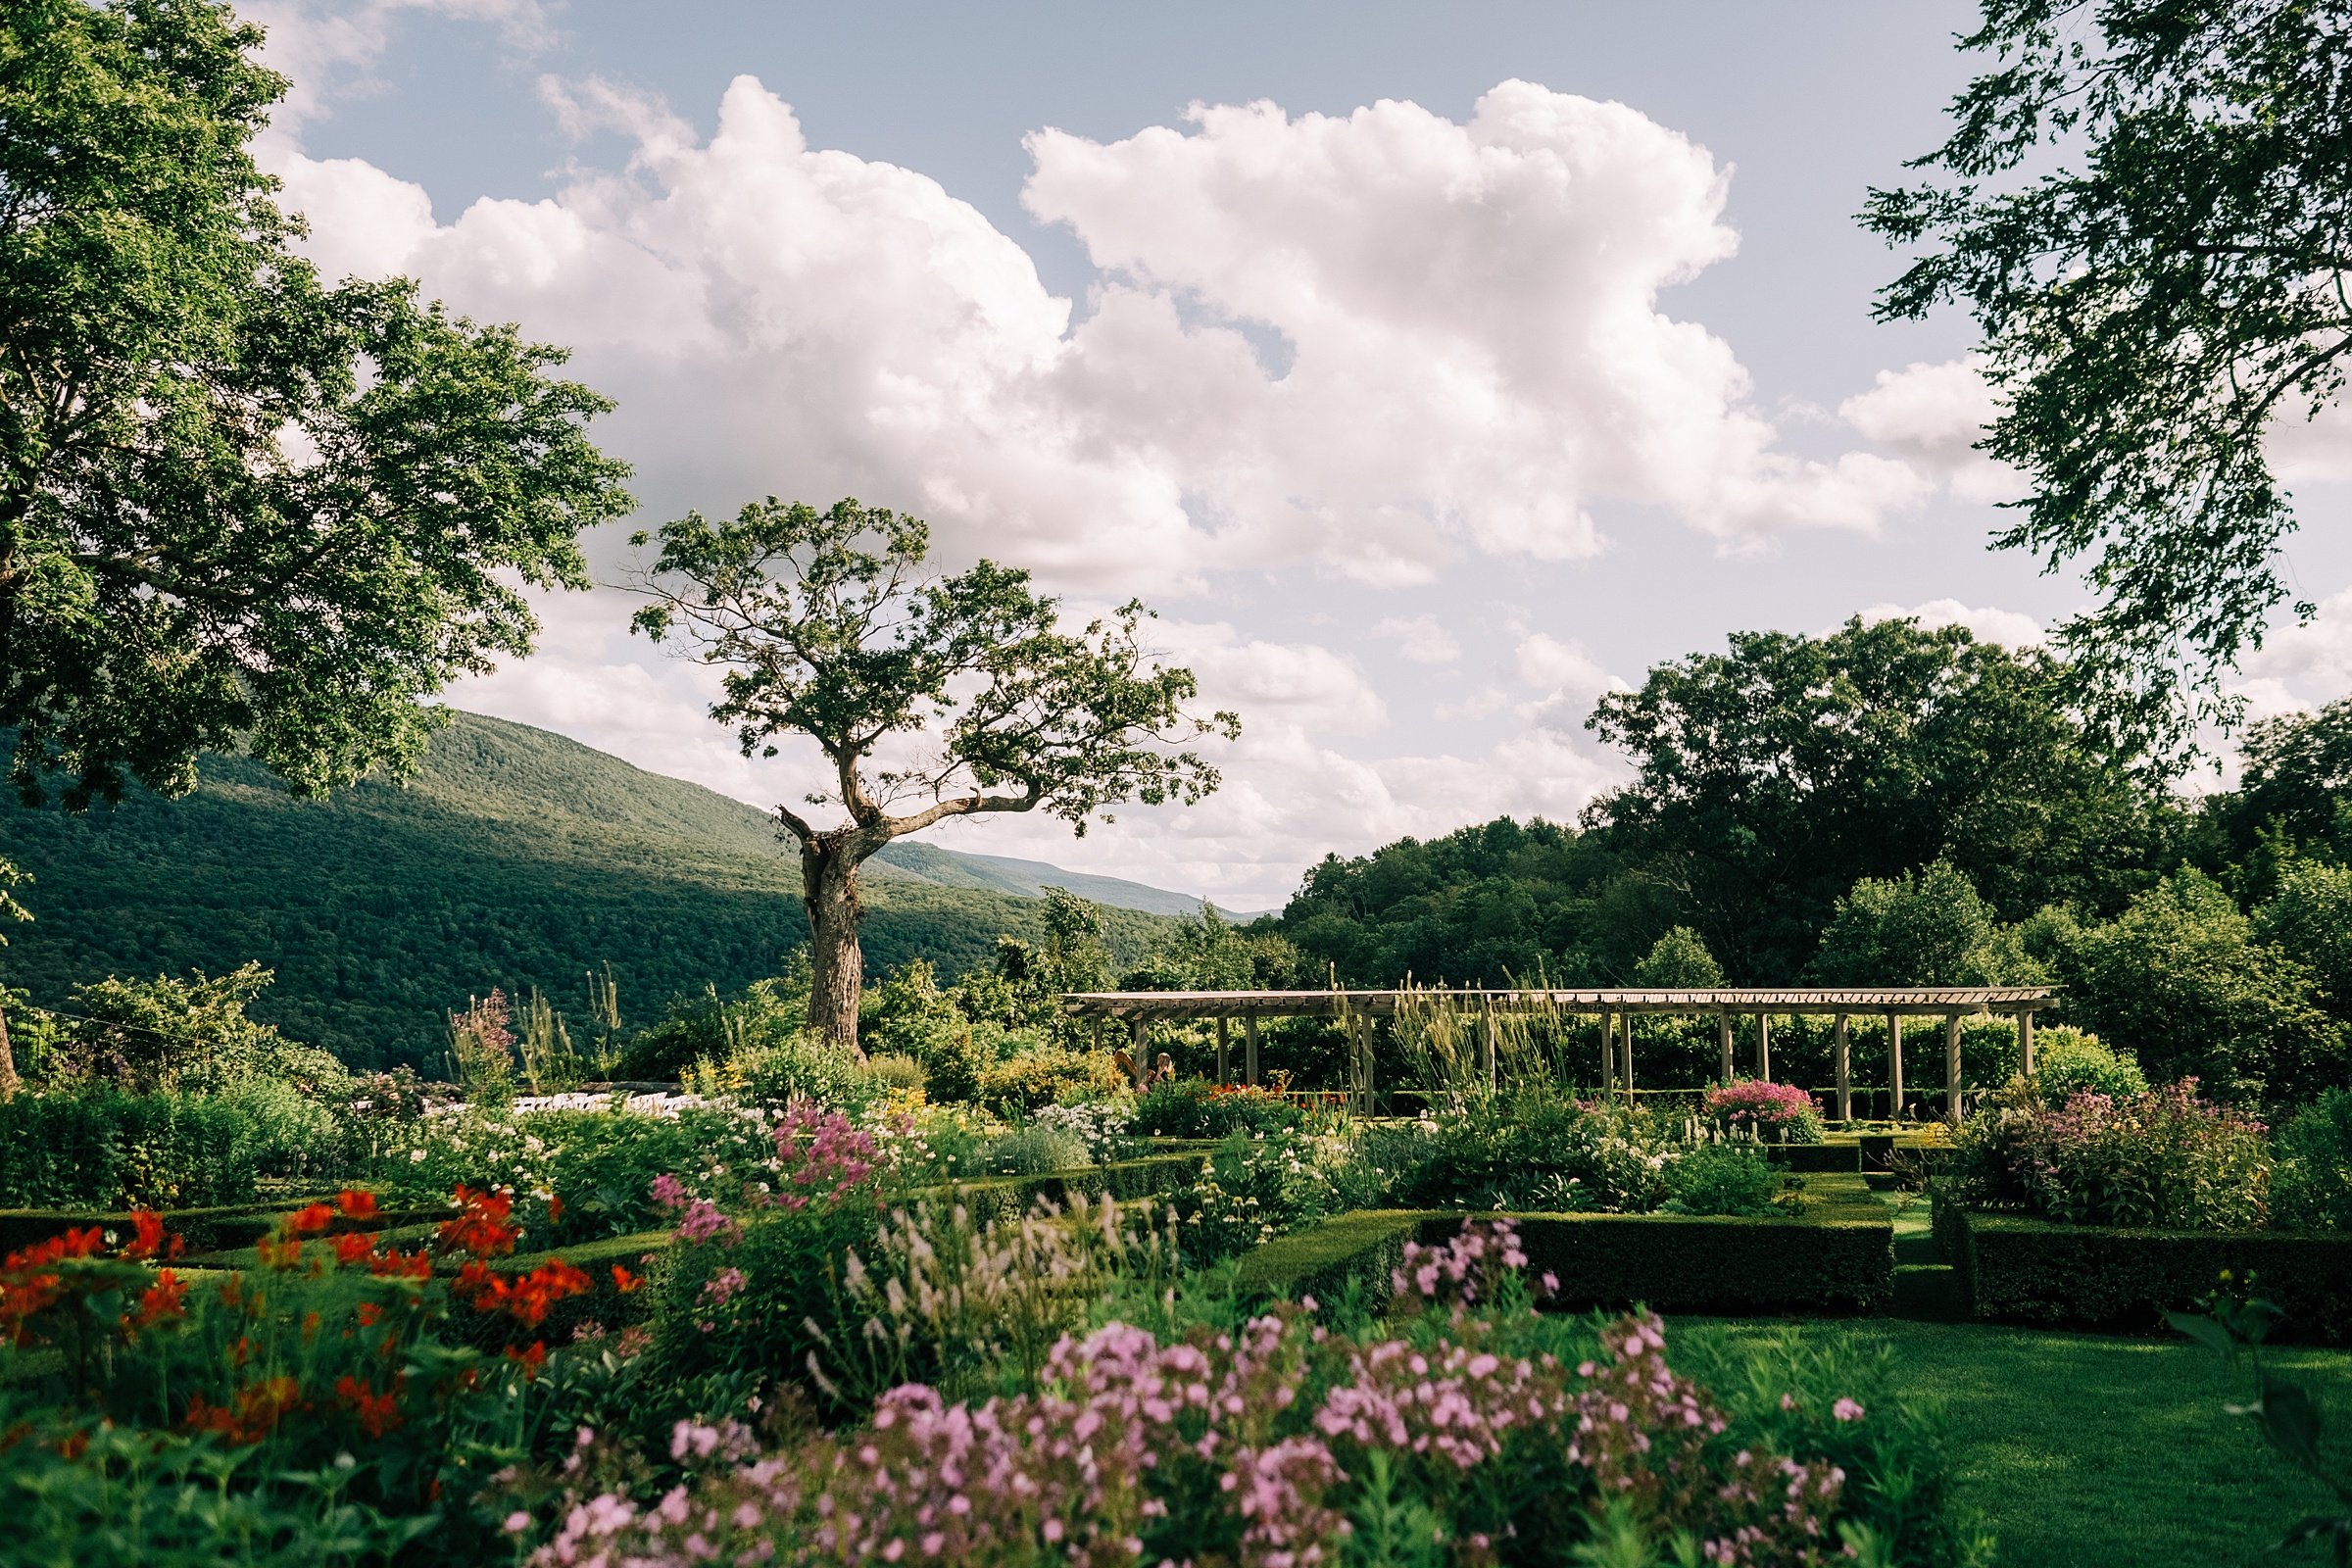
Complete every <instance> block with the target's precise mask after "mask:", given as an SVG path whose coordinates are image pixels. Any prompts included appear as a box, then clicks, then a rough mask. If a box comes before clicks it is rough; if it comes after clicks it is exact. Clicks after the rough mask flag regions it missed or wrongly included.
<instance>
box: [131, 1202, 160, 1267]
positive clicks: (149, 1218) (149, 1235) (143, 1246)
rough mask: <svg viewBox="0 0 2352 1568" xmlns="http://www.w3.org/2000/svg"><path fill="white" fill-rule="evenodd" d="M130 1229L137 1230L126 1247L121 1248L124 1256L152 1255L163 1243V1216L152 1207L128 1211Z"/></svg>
mask: <svg viewBox="0 0 2352 1568" xmlns="http://www.w3.org/2000/svg"><path fill="white" fill-rule="evenodd" d="M130 1224H131V1229H133V1230H134V1231H136V1232H138V1235H137V1236H136V1237H135V1238H133V1239H132V1241H131V1244H130V1245H129V1246H128V1247H125V1248H124V1249H123V1256H124V1257H132V1258H139V1257H153V1256H154V1255H155V1254H156V1253H157V1252H158V1251H159V1250H162V1248H163V1245H164V1216H163V1215H161V1214H158V1213H157V1212H156V1211H155V1210H154V1209H152V1208H134V1209H132V1210H131V1211H130Z"/></svg>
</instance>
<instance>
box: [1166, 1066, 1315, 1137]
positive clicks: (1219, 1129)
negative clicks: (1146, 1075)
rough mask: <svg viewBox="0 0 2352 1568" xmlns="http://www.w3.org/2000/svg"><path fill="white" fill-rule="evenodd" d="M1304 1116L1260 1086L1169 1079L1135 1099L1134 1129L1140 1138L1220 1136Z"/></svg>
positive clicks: (1275, 1127)
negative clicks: (1253, 1087)
mask: <svg viewBox="0 0 2352 1568" xmlns="http://www.w3.org/2000/svg"><path fill="white" fill-rule="evenodd" d="M1305 1119H1306V1112H1304V1111H1303V1110H1300V1109H1299V1107H1298V1106H1297V1105H1295V1104H1293V1103H1290V1102H1289V1101H1287V1100H1285V1099H1283V1098H1282V1097H1281V1096H1280V1095H1276V1094H1270V1093H1268V1092H1267V1091H1265V1090H1263V1089H1251V1088H1247V1087H1241V1086H1235V1085H1218V1084H1212V1083H1210V1082H1209V1081H1208V1080H1207V1079H1205V1078H1173V1079H1167V1080H1163V1081H1162V1082H1159V1083H1155V1084H1153V1085H1152V1087H1151V1088H1150V1089H1147V1090H1146V1091H1144V1093H1143V1094H1142V1095H1141V1096H1139V1097H1138V1098H1137V1100H1136V1102H1135V1122H1134V1126H1133V1130H1134V1131H1135V1133H1136V1134H1137V1135H1138V1136H1139V1137H1144V1138H1224V1137H1226V1136H1228V1135H1230V1134H1233V1133H1241V1132H1247V1133H1257V1132H1275V1131H1279V1130H1281V1129H1283V1128H1288V1127H1297V1126H1299V1124H1300V1123H1301V1122H1303V1121H1304V1120H1305Z"/></svg>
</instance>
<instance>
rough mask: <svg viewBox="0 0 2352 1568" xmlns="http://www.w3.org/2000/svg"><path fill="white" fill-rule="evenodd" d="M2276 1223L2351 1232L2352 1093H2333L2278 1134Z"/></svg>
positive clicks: (2273, 1186)
mask: <svg viewBox="0 0 2352 1568" xmlns="http://www.w3.org/2000/svg"><path fill="white" fill-rule="evenodd" d="M2271 1205H2272V1206H2271V1214H2272V1219H2273V1222H2274V1223H2276V1224H2278V1225H2280V1226H2282V1227H2284V1228H2286V1229H2289V1230H2334V1231H2352V1091H2346V1090H2342V1089H2330V1090H2328V1091H2327V1093H2326V1094H2324V1095H2322V1096H2320V1098H2319V1101H2318V1103H2315V1104H2312V1105H2308V1106H2306V1107H2305V1108H2304V1109H2303V1111H2302V1112H2301V1113H2300V1114H2298V1115H2297V1116H2296V1117H2295V1118H2294V1119H2293V1120H2291V1121H2289V1122H2288V1123H2287V1124H2286V1125H2285V1126H2284V1127H2281V1128H2279V1129H2278V1166H2277V1168H2276V1170H2275V1172H2274V1173H2273V1175H2272V1178H2271Z"/></svg>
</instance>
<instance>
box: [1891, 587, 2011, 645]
mask: <svg viewBox="0 0 2352 1568" xmlns="http://www.w3.org/2000/svg"><path fill="white" fill-rule="evenodd" d="M1862 618H1863V619H1864V620H1867V621H1881V620H1916V621H1918V622H1919V623H1920V625H1922V626H1924V627H1926V628H1927V629H1928V630H1930V631H1934V630H1936V628H1937V627H1941V626H1965V627H1967V628H1968V629H1969V631H1970V633H1971V634H1972V635H1974V636H1975V638H1976V639H1977V641H1979V642H1981V643H1999V644H2000V645H2002V646H2003V647H2005V648H2038V647H2040V646H2041V645H2042V644H2043V643H2045V642H2047V641H2048V640H2049V633H2048V632H2047V631H2046V630H2044V629H2043V627H2042V624H2041V622H2040V621H2038V620H2035V619H2034V617H2033V616H2032V615H2029V614H2027V613H2025V612H2023V611H2019V610H2000V609H1996V608H1994V607H1993V606H1991V605H1986V606H1984V607H1983V608H1981V609H1980V608H1976V607H1973V606H1969V605H1964V604H1962V603H1961V602H1960V601H1959V600H1957V599H1931V600H1929V601H1928V602H1927V603H1926V604H1924V605H1908V606H1905V605H1893V604H1884V605H1873V606H1871V607H1870V608H1869V609H1868V610H1865V611H1863V612H1862Z"/></svg>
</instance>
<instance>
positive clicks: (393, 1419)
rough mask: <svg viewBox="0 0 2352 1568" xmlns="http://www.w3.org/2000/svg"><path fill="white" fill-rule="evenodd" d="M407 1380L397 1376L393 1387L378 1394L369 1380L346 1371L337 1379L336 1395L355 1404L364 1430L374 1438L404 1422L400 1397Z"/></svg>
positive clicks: (349, 1403) (393, 1381) (352, 1404)
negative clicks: (369, 1384) (402, 1420)
mask: <svg viewBox="0 0 2352 1568" xmlns="http://www.w3.org/2000/svg"><path fill="white" fill-rule="evenodd" d="M407 1381H408V1380H407V1379H405V1378H401V1377H395V1378H394V1379H393V1380H392V1386H391V1388H389V1389H387V1390H385V1391H384V1392H383V1393H382V1394H378V1393H376V1392H375V1391H374V1389H372V1388H370V1387H369V1386H368V1383H367V1382H366V1380H364V1379H361V1378H356V1377H352V1376H350V1375H348V1374H346V1375H345V1376H344V1377H342V1378H340V1379H338V1380H336V1383H335V1397H337V1398H339V1399H341V1400H342V1401H343V1402H344V1403H345V1404H347V1405H349V1406H351V1409H352V1413H353V1414H355V1415H357V1416H358V1417H359V1418H360V1427H361V1430H363V1431H365V1432H366V1433H367V1434H368V1436H369V1437H371V1438H380V1437H382V1436H383V1435H384V1434H385V1433H387V1432H390V1431H391V1430H392V1429H393V1428H395V1427H397V1426H399V1425H400V1423H401V1414H400V1396H401V1394H402V1392H403V1391H404V1390H405V1388H406V1387H407Z"/></svg>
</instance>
